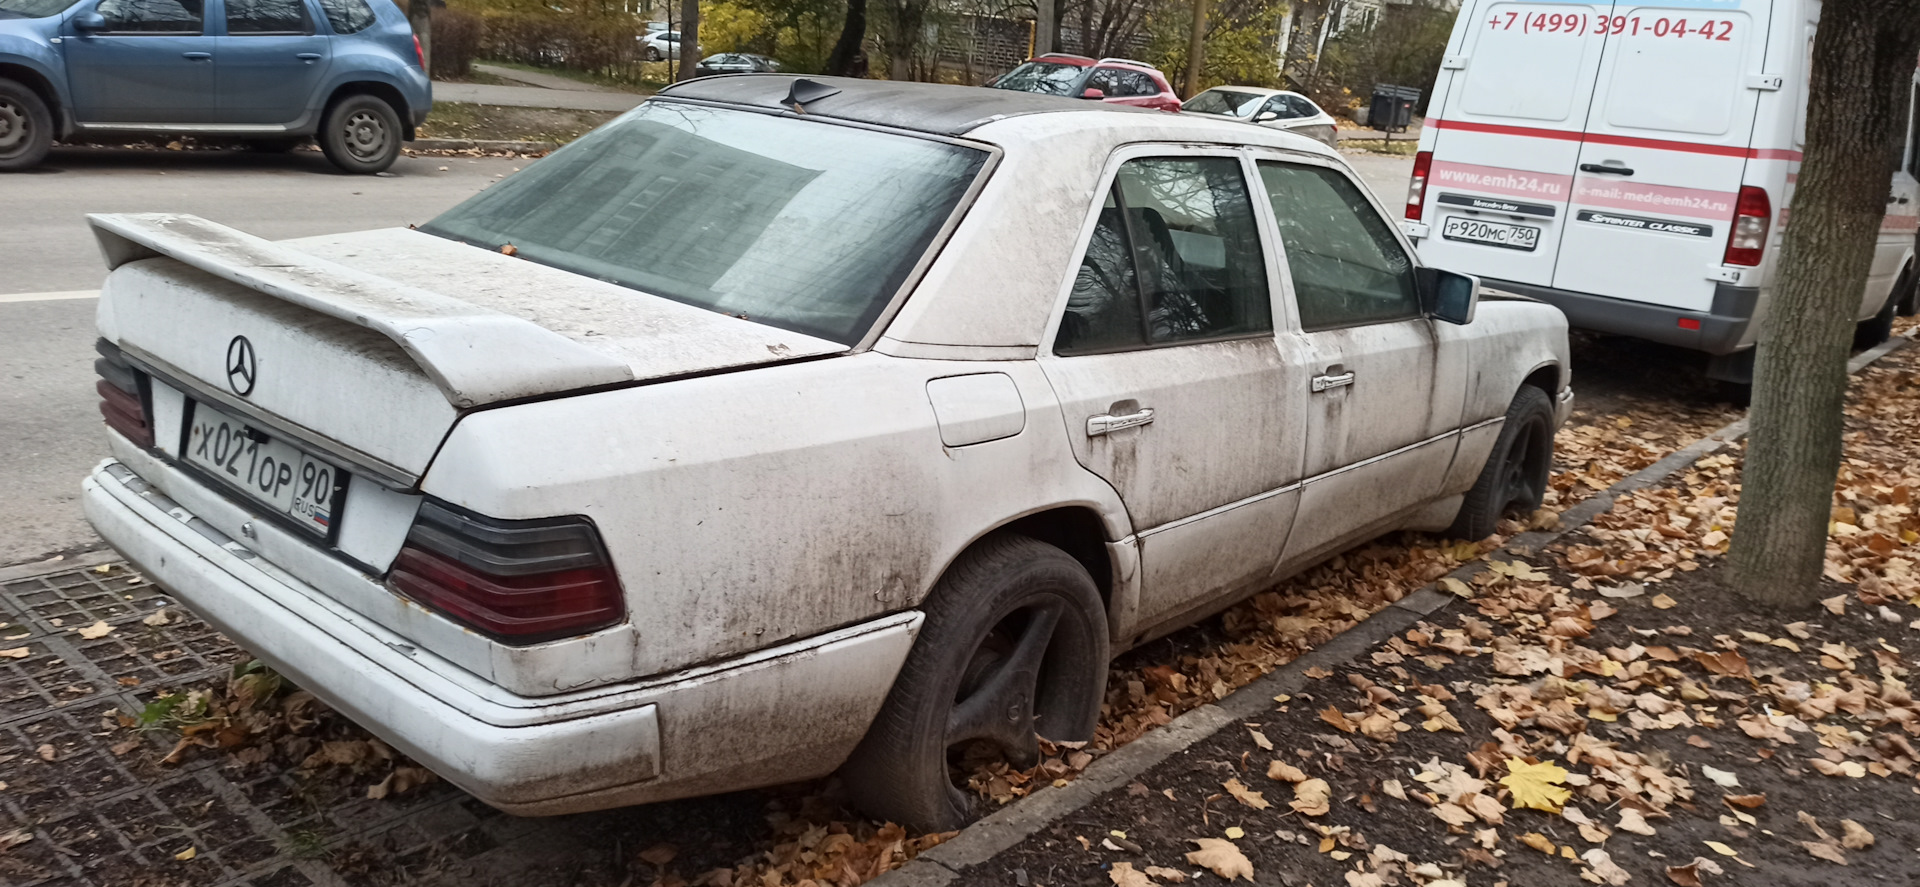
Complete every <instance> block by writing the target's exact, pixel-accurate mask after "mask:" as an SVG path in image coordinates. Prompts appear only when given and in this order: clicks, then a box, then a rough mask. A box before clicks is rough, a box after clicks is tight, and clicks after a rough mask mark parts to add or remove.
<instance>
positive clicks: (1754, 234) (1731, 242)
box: [1721, 185, 1773, 265]
mask: <svg viewBox="0 0 1920 887" xmlns="http://www.w3.org/2000/svg"><path fill="white" fill-rule="evenodd" d="M1772 226H1773V204H1772V203H1771V202H1770V201H1768V200H1767V192H1766V191H1764V190H1762V189H1760V188H1756V187H1754V186H1752V185H1742V186H1740V198H1739V199H1738V200H1736V201H1735V202H1734V208H1733V233H1731V234H1729V235H1727V255H1726V258H1724V259H1722V260H1721V261H1723V262H1725V263H1726V264H1729V265H1758V264H1760V259H1761V257H1762V256H1764V255H1766V252H1767V230H1768V229H1769V228H1771V227H1772Z"/></svg>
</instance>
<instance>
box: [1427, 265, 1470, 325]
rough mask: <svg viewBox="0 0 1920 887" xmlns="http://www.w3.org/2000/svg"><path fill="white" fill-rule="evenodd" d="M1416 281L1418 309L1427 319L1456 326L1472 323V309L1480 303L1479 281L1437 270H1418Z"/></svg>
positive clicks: (1467, 275)
mask: <svg viewBox="0 0 1920 887" xmlns="http://www.w3.org/2000/svg"><path fill="white" fill-rule="evenodd" d="M1417 278H1418V280H1419V283H1420V306H1421V307H1422V308H1424V309H1426V312H1427V316H1428V317H1431V318H1433V319H1434V320H1444V321H1446V322H1448V323H1452V324H1458V325H1460V326H1465V325H1467V324H1470V323H1472V322H1473V309H1474V307H1475V306H1477V305H1479V304H1480V278H1478V277H1474V276H1473V275H1471V274H1456V273H1454V272H1452V271H1442V270H1440V269H1438V268H1421V269H1420V270H1419V272H1418V275H1417Z"/></svg>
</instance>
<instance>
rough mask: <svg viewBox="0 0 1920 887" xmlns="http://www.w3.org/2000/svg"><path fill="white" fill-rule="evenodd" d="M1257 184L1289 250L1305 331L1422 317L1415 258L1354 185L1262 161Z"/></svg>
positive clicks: (1334, 175) (1319, 169) (1321, 171)
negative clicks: (1265, 192)
mask: <svg viewBox="0 0 1920 887" xmlns="http://www.w3.org/2000/svg"><path fill="white" fill-rule="evenodd" d="M1260 181H1261V184H1262V185H1264V186H1265V188H1266V191H1267V199H1268V200H1270V201H1272V203H1273V215H1274V219H1275V221H1276V222H1278V223H1279V227H1280V242H1281V243H1282V244H1284V245H1285V246H1286V251H1287V271H1288V273H1290V274H1291V275H1292V276H1293V293H1294V298H1295V299H1296V300H1297V301H1298V303H1299V307H1300V325H1301V327H1302V328H1304V329H1307V330H1324V329H1336V328H1339V327H1348V326H1358V325H1361V324H1369V323H1385V322H1388V321H1395V320H1406V319H1409V318H1413V317H1419V316H1420V315H1421V311H1420V296H1419V290H1417V289H1416V288H1415V282H1414V274H1413V262H1412V260H1410V259H1409V258H1408V257H1407V252H1406V250H1404V249H1402V248H1401V247H1400V241H1399V240H1398V239H1397V238H1395V237H1394V236H1393V229H1392V228H1390V227H1389V226H1388V224H1387V221H1386V220H1385V219H1383V218H1381V217H1380V213H1379V212H1378V211H1376V210H1375V209H1374V208H1373V204H1372V203H1371V202H1370V201H1368V200H1367V198H1366V195H1365V194H1362V193H1361V192H1360V189H1359V188H1357V187H1355V186H1354V184H1353V182H1352V180H1350V179H1348V178H1347V177H1346V176H1344V175H1341V174H1340V173H1339V172H1338V171H1336V170H1332V169H1328V168H1326V167H1324V166H1296V165H1294V164H1290V163H1277V162H1271V161H1261V162H1260Z"/></svg>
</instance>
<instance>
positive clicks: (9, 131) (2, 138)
mask: <svg viewBox="0 0 1920 887" xmlns="http://www.w3.org/2000/svg"><path fill="white" fill-rule="evenodd" d="M32 144H33V118H31V117H29V116H27V109H26V108H24V107H22V106H21V105H20V103H19V102H17V101H14V100H12V99H4V98H0V157H13V156H15V155H17V154H21V153H23V152H25V151H26V150H27V148H28V146H30V145H32Z"/></svg>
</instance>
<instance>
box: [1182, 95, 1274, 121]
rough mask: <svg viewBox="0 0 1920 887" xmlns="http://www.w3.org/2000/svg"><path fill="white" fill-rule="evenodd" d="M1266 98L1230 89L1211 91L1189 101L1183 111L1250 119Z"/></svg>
mask: <svg viewBox="0 0 1920 887" xmlns="http://www.w3.org/2000/svg"><path fill="white" fill-rule="evenodd" d="M1265 98H1266V96H1263V95H1255V94H1254V93H1250V92H1235V91H1233V90H1230V89H1209V90H1207V91H1206V92H1203V93H1201V94H1199V95H1197V96H1194V97H1193V98H1192V99H1191V100H1189V101H1188V102H1187V103H1186V105H1184V106H1183V107H1182V110H1186V111H1196V112H1198V113H1201V114H1229V115H1232V116H1234V117H1250V116H1252V115H1253V112H1254V109H1256V108H1259V107H1260V101H1261V100H1262V99H1265Z"/></svg>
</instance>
